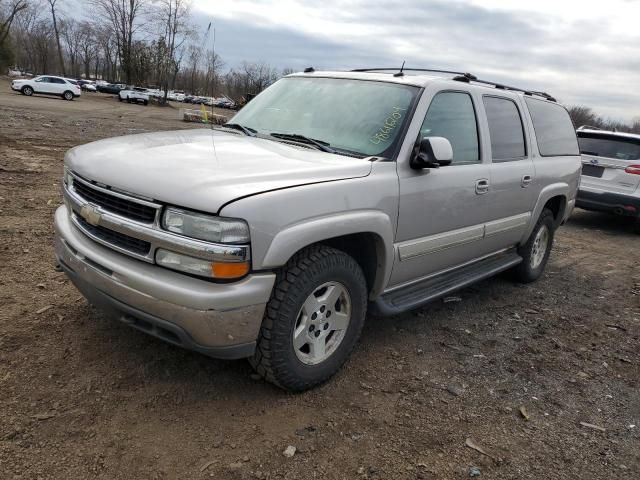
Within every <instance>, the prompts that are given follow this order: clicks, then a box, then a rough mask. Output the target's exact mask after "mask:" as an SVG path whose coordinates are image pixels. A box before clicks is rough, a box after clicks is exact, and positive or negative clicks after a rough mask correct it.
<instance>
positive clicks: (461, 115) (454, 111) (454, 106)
mask: <svg viewBox="0 0 640 480" xmlns="http://www.w3.org/2000/svg"><path fill="white" fill-rule="evenodd" d="M420 136H421V137H444V138H446V139H447V140H449V142H451V146H452V147H453V163H452V165H460V164H465V163H478V162H479V161H480V155H479V149H478V128H477V123H476V113H475V111H474V109H473V102H472V101H471V97H470V96H469V94H467V93H461V92H441V93H438V94H437V95H436V96H435V97H433V100H432V101H431V105H430V106H429V110H428V111H427V115H426V117H425V118H424V122H423V124H422V128H421V129H420Z"/></svg>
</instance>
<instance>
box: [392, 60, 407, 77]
mask: <svg viewBox="0 0 640 480" xmlns="http://www.w3.org/2000/svg"><path fill="white" fill-rule="evenodd" d="M405 62H406V60H403V61H402V66H401V67H400V71H399V72H398V73H394V74H393V76H394V77H402V76H403V75H404V73H402V71H403V70H404V63H405Z"/></svg>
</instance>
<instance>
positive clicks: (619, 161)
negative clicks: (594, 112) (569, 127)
mask: <svg viewBox="0 0 640 480" xmlns="http://www.w3.org/2000/svg"><path fill="white" fill-rule="evenodd" d="M577 133H578V143H579V144H580V152H581V153H582V164H583V165H582V178H581V182H580V189H579V191H578V198H577V200H576V205H577V206H578V207H580V208H583V209H585V210H595V211H601V212H607V213H612V214H615V215H620V216H624V217H629V218H632V219H635V221H636V224H638V219H640V188H638V186H639V185H640V135H634V134H631V133H622V132H610V131H606V130H601V129H597V128H593V127H591V128H589V127H581V128H579V129H578V132H577Z"/></svg>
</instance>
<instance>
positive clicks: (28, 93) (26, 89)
mask: <svg viewBox="0 0 640 480" xmlns="http://www.w3.org/2000/svg"><path fill="white" fill-rule="evenodd" d="M22 93H23V94H24V95H26V96H27V97H30V96H31V95H33V88H31V87H30V86H29V85H26V86H24V87H22Z"/></svg>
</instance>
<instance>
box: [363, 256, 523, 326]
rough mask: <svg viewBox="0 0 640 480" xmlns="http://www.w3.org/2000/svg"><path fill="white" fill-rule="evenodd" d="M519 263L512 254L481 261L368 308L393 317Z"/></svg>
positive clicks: (396, 292) (397, 292)
mask: <svg viewBox="0 0 640 480" xmlns="http://www.w3.org/2000/svg"><path fill="white" fill-rule="evenodd" d="M520 262H522V257H521V256H520V255H518V254H517V253H515V252H513V251H511V252H507V253H502V254H500V255H495V256H492V257H489V258H485V259H483V260H479V261H477V262H475V263H472V264H470V265H466V266H464V267H460V268H456V269H455V270H451V271H449V272H445V273H442V274H440V275H437V276H435V277H430V278H427V279H425V280H422V281H420V282H418V283H414V284H412V285H408V286H406V287H402V288H399V289H398V290H394V291H392V292H389V293H385V294H383V295H381V296H380V297H378V298H377V299H376V300H375V302H374V304H373V305H372V307H373V310H374V312H375V313H378V314H379V315H397V314H399V313H402V312H405V311H407V310H411V309H414V308H417V307H421V306H422V305H425V304H427V303H429V302H431V301H433V300H436V299H438V298H441V297H444V296H445V295H448V294H449V293H451V292H454V291H456V290H459V289H461V288H464V287H467V286H469V285H471V284H472V283H476V282H478V281H480V280H483V279H485V278H488V277H491V276H493V275H495V274H497V273H500V272H502V271H504V270H508V269H509V268H511V267H515V266H516V265H518V264H519V263H520Z"/></svg>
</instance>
